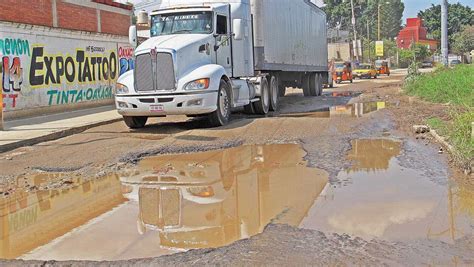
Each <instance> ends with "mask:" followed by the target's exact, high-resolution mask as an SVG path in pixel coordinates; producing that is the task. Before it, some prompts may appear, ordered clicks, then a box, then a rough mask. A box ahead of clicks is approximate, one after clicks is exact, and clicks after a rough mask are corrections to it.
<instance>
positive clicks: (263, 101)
mask: <svg viewBox="0 0 474 267" xmlns="http://www.w3.org/2000/svg"><path fill="white" fill-rule="evenodd" d="M260 90H261V96H260V100H258V101H256V102H253V108H254V110H255V113H256V114H259V115H265V114H267V113H268V111H269V110H270V87H269V86H268V81H267V78H265V77H262V80H261V81H260Z"/></svg>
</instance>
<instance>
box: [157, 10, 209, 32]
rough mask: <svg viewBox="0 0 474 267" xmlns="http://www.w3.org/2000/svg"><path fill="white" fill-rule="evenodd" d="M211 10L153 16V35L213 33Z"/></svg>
mask: <svg viewBox="0 0 474 267" xmlns="http://www.w3.org/2000/svg"><path fill="white" fill-rule="evenodd" d="M211 32H212V13H211V12H186V13H179V14H176V13H175V14H160V15H154V16H152V17H151V36H152V37H153V36H160V35H169V34H187V33H211Z"/></svg>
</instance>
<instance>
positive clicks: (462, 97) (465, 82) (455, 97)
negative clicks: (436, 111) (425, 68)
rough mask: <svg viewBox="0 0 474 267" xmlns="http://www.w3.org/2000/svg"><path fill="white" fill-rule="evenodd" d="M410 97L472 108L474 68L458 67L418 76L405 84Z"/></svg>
mask: <svg viewBox="0 0 474 267" xmlns="http://www.w3.org/2000/svg"><path fill="white" fill-rule="evenodd" d="M405 90H406V92H407V93H408V94H410V95H417V96H419V97H421V98H422V99H424V100H427V101H431V102H436V103H451V104H455V105H460V106H464V107H470V108H472V107H474V66H472V65H459V66H457V67H456V68H454V69H449V68H443V69H439V70H438V71H436V72H434V73H427V74H423V75H421V76H419V77H418V78H417V79H415V80H413V81H407V82H406V83H405Z"/></svg>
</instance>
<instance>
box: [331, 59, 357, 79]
mask: <svg viewBox="0 0 474 267" xmlns="http://www.w3.org/2000/svg"><path fill="white" fill-rule="evenodd" d="M334 69H335V71H334V72H333V80H334V81H336V83H341V82H343V81H350V82H351V83H352V81H353V77H352V64H351V62H348V61H347V62H335V63H334Z"/></svg>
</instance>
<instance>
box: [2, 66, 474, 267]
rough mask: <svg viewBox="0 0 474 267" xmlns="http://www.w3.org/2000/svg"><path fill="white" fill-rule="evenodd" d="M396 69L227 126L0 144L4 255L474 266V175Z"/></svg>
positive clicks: (152, 128)
mask: <svg viewBox="0 0 474 267" xmlns="http://www.w3.org/2000/svg"><path fill="white" fill-rule="evenodd" d="M403 78H404V73H402V72H399V73H395V74H394V75H392V76H390V77H381V78H380V79H377V80H363V81H359V80H357V81H356V82H355V83H354V84H344V85H341V86H338V87H337V88H335V89H331V90H325V93H324V95H323V96H322V97H315V98H304V97H303V96H302V94H301V91H300V90H293V89H289V90H288V92H287V95H286V97H285V98H283V99H282V107H281V111H280V112H279V113H275V114H270V115H269V116H267V117H257V116H254V117H248V116H246V115H243V114H240V113H237V114H235V116H234V119H233V120H232V122H231V123H230V124H229V125H228V126H226V127H223V128H217V129H211V128H207V127H206V124H205V123H204V122H203V121H202V120H199V119H189V118H185V117H170V118H166V119H157V120H152V122H151V123H149V125H148V126H147V127H146V128H145V129H142V130H136V131H134V130H129V129H127V128H126V127H125V126H124V124H123V123H121V122H119V123H113V124H110V125H106V126H101V127H97V128H93V129H90V130H88V131H86V132H84V133H81V134H77V135H73V136H70V137H67V138H63V139H60V140H57V141H53V142H48V143H42V144H38V145H35V146H32V147H25V148H20V149H17V150H14V151H10V152H8V153H4V154H0V169H1V170H2V177H1V179H0V181H1V182H2V184H1V186H0V191H1V195H2V197H1V199H0V207H1V209H0V210H1V211H2V213H1V216H2V218H1V220H2V225H3V227H2V235H1V240H0V242H1V243H2V246H0V258H9V259H13V258H21V259H25V260H41V261H45V260H60V261H68V260H79V261H83V260H92V261H102V260H107V261H115V260H122V262H120V263H121V264H137V265H140V264H167V265H169V264H173V265H189V264H192V265H197V264H222V265H224V264H239V265H243V264H269V265H273V264H292V265H293V264H317V265H329V264H331V265H332V264H334V265H339V264H344V265H345V264H349V265H351V264H360V265H381V264H388V265H421V264H434V265H469V264H474V252H473V251H474V242H473V241H474V239H473V232H474V208H473V207H474V205H473V203H474V190H473V188H474V186H473V184H472V183H470V182H469V181H472V180H470V179H469V177H464V176H462V175H460V174H457V173H456V172H455V171H452V170H450V168H449V162H448V161H449V159H448V158H447V156H446V155H445V154H440V147H439V145H437V144H436V143H434V142H433V141H432V140H430V139H429V138H428V137H426V136H414V135H412V134H411V133H410V131H411V125H413V124H414V123H419V120H422V118H423V117H424V116H428V115H429V114H430V113H433V112H439V113H441V112H444V111H442V110H441V111H440V109H438V108H436V106H432V105H430V106H428V105H426V108H425V109H419V108H417V107H418V106H420V105H421V106H422V105H423V103H421V104H420V103H418V102H416V103H415V102H413V100H412V99H408V98H406V97H404V96H402V95H401V94H400V85H401V83H402V81H403ZM423 107H425V106H423ZM239 240H240V241H239ZM176 253H177V254H176ZM170 254H171V255H170ZM164 255H168V256H164ZM159 256H161V257H159ZM139 258H146V259H142V260H136V259H139ZM125 261H127V262H125ZM10 263H17V264H21V263H24V262H21V261H16V262H10ZM29 263H31V264H38V263H41V262H34V261H30V262H29ZM82 263H85V264H88V263H91V262H82ZM48 264H50V265H68V264H70V262H69V263H68V262H49V263H48ZM75 264H81V263H80V262H75ZM103 264H104V265H108V263H103Z"/></svg>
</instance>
